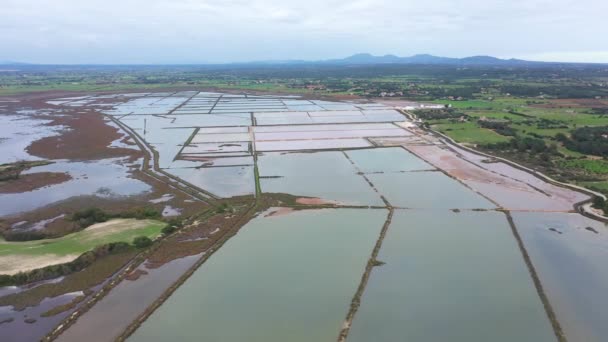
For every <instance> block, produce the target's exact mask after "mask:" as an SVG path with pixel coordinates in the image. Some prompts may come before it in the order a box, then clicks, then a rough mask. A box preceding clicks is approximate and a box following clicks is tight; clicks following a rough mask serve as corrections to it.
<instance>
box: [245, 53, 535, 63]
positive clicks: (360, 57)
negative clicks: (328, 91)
mask: <svg viewBox="0 0 608 342" xmlns="http://www.w3.org/2000/svg"><path fill="white" fill-rule="evenodd" d="M531 63H544V62H531V61H525V60H522V59H514V58H512V59H500V58H496V57H492V56H472V57H465V58H452V57H439V56H433V55H428V54H420V55H414V56H410V57H399V56H395V55H384V56H374V55H372V54H369V53H358V54H355V55H352V56H350V57H346V58H340V59H328V60H320V61H306V60H283V61H276V60H274V61H273V60H269V61H255V62H249V63H233V64H266V65H271V64H284V65H289V64H321V65H365V64H367V65H370V64H435V65H521V64H531Z"/></svg>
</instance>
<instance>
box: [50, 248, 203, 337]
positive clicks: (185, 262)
mask: <svg viewBox="0 0 608 342" xmlns="http://www.w3.org/2000/svg"><path fill="white" fill-rule="evenodd" d="M201 256H202V255H193V256H189V257H185V258H181V259H177V260H173V261H171V262H169V263H166V264H165V265H163V266H161V267H159V268H152V269H151V268H147V267H146V266H145V265H142V266H140V267H138V269H140V270H144V271H146V272H147V273H148V274H145V275H142V276H141V277H140V278H139V279H137V280H135V281H131V280H123V281H122V282H121V283H120V284H118V285H117V286H116V287H115V288H114V289H112V291H111V292H110V293H109V294H108V295H107V296H105V297H104V298H103V299H102V300H101V301H99V302H98V303H97V304H95V306H93V308H91V309H90V310H89V311H87V312H86V313H85V314H84V315H83V316H81V317H80V318H78V321H76V323H75V324H74V325H73V326H71V327H70V329H68V330H67V331H66V332H64V333H63V334H61V335H60V336H59V337H58V338H57V341H69V342H82V341H87V342H106V341H114V339H115V338H116V337H117V336H118V335H120V334H121V333H122V332H123V330H124V329H126V328H127V326H128V325H129V324H130V323H131V322H132V321H133V320H134V319H135V318H137V316H139V315H140V314H141V313H143V312H144V310H145V309H146V308H147V307H148V306H150V305H151V304H152V303H153V302H154V301H155V300H156V299H157V298H158V297H160V296H161V294H162V293H163V292H164V291H166V289H167V288H169V286H171V285H172V284H173V283H174V282H175V281H177V279H178V278H179V277H180V276H181V275H182V274H183V273H184V272H186V271H187V270H188V269H189V268H190V267H192V266H193V265H194V263H195V262H196V260H198V259H199V258H200V257H201Z"/></svg>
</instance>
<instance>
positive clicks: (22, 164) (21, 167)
mask: <svg viewBox="0 0 608 342" xmlns="http://www.w3.org/2000/svg"><path fill="white" fill-rule="evenodd" d="M51 163H52V162H49V161H25V160H22V161H18V162H15V163H9V164H1V165H0V182H6V181H11V180H15V179H19V177H20V175H21V172H23V171H25V170H27V169H30V168H32V167H35V166H42V165H48V164H51Z"/></svg>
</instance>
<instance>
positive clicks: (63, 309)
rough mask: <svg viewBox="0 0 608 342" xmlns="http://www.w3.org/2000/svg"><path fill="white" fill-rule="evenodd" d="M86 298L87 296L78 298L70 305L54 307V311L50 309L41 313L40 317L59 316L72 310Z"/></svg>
mask: <svg viewBox="0 0 608 342" xmlns="http://www.w3.org/2000/svg"><path fill="white" fill-rule="evenodd" d="M85 298H86V295H83V296H78V297H76V298H74V299H72V301H71V302H69V303H67V304H63V305H59V306H56V307H54V308H52V309H50V310H48V311H45V312H43V313H41V314H40V317H51V316H55V315H58V314H60V313H62V312H66V311H68V310H72V309H73V308H75V307H76V306H77V305H78V304H79V303H80V302H82V301H83V300H84V299H85Z"/></svg>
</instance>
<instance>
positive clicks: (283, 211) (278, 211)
mask: <svg viewBox="0 0 608 342" xmlns="http://www.w3.org/2000/svg"><path fill="white" fill-rule="evenodd" d="M293 211H294V210H293V208H286V207H281V208H270V209H268V210H267V211H266V213H265V214H264V217H276V216H285V215H289V214H290V213H292V212H293Z"/></svg>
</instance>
